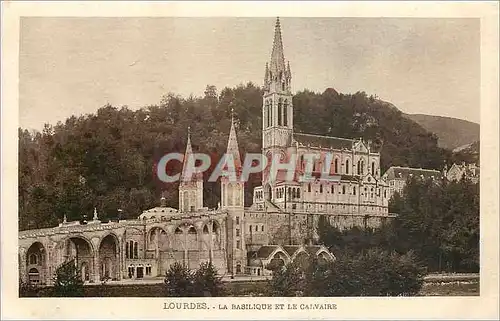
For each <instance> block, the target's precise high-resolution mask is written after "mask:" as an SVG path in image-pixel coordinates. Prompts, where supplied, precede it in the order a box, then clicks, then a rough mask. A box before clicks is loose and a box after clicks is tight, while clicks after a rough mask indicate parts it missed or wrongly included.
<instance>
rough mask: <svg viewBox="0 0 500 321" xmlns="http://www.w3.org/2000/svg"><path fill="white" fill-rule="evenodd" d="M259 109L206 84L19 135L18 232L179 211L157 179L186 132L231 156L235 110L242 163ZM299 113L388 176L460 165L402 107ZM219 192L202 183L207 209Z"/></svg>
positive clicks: (309, 105) (351, 106) (305, 94)
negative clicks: (201, 90) (374, 155)
mask: <svg viewBox="0 0 500 321" xmlns="http://www.w3.org/2000/svg"><path fill="white" fill-rule="evenodd" d="M261 106H262V90H261V88H260V87H258V86H256V85H254V84H252V83H248V84H246V85H239V86H237V87H234V88H227V87H226V88H224V89H223V90H221V91H220V92H218V91H217V89H216V88H215V87H214V86H207V88H206V90H205V94H204V96H202V97H193V96H190V97H187V98H186V97H180V96H179V95H176V94H173V93H169V94H167V95H165V96H164V97H163V98H162V99H161V101H160V102H159V103H158V104H157V105H152V106H146V107H143V108H141V109H138V110H131V109H129V108H128V107H126V106H120V107H117V106H110V105H106V106H103V107H101V108H100V109H99V110H98V111H97V112H96V113H95V114H88V115H83V116H79V117H76V116H72V117H70V118H68V119H66V120H65V122H59V123H57V124H56V125H48V124H46V125H45V127H44V129H43V130H42V131H41V132H38V131H31V132H30V131H28V130H26V129H22V128H19V229H20V230H25V229H33V228H42V227H50V226H55V225H56V224H58V222H60V221H61V220H62V218H63V216H64V215H66V216H67V219H68V220H79V219H81V217H82V215H84V214H85V215H87V217H89V218H90V217H91V216H92V212H93V209H94V207H96V208H97V211H98V212H99V217H100V218H101V219H111V218H116V217H117V215H118V209H121V210H122V211H123V212H122V214H121V215H122V218H132V217H137V216H138V215H139V214H140V213H141V211H142V210H144V209H147V208H150V207H153V206H156V205H157V204H158V203H159V198H160V195H161V194H163V195H164V196H165V197H166V199H167V204H168V206H172V207H177V206H178V197H177V193H178V192H177V188H178V184H168V185H166V184H164V183H161V182H159V181H158V180H157V179H156V176H155V164H156V162H157V160H158V159H159V158H160V157H161V156H163V155H164V154H166V153H170V152H181V153H182V152H184V149H185V144H186V139H187V128H188V126H190V127H191V140H192V143H193V149H194V150H195V151H198V152H204V153H210V154H211V155H213V156H214V157H217V155H221V154H222V153H224V151H225V148H226V144H227V139H228V135H229V129H230V122H231V120H230V119H231V109H234V114H235V118H236V119H237V121H238V127H237V132H238V142H239V147H240V150H241V153H242V157H244V155H245V153H247V152H253V153H255V152H260V148H261V127H262V126H261V121H262V119H261V118H262V113H261ZM293 106H294V126H295V131H296V132H307V133H313V134H321V135H329V136H337V137H345V138H363V139H365V140H370V141H372V146H374V147H375V148H377V149H379V150H380V152H381V167H382V169H381V170H382V172H384V171H385V170H386V169H388V168H389V167H390V166H392V165H399V166H411V167H422V168H431V169H438V170H440V169H442V168H443V166H444V163H445V162H446V163H448V164H451V163H452V162H453V161H457V159H458V158H460V157H461V156H460V153H458V154H452V153H451V151H449V150H445V149H442V148H440V147H438V144H437V137H436V136H435V135H434V134H432V133H430V132H427V131H426V130H425V129H424V128H422V127H421V126H420V125H418V124H417V123H415V122H414V121H412V120H410V119H408V118H405V117H403V114H402V113H401V112H400V111H399V110H398V109H397V108H394V107H391V106H392V105H390V104H389V103H387V102H383V101H380V100H377V99H376V98H374V97H373V96H368V95H367V94H366V93H364V92H357V93H355V94H339V93H337V92H336V91H335V90H334V89H331V88H330V89H327V90H326V91H324V92H323V93H315V92H311V91H308V90H304V91H300V92H298V93H296V94H295V96H294V97H293ZM458 161H461V160H460V159H459V160H458ZM213 166H215V164H213ZM174 170H180V168H177V169H174ZM209 174H210V171H208V172H207V173H206V175H207V176H208V175H209ZM259 182H260V176H259V175H254V176H252V177H251V180H250V181H249V182H248V183H247V184H246V187H245V189H246V191H245V202H246V205H247V206H248V205H250V204H251V201H252V190H253V188H254V187H255V186H258V185H259ZM219 193H220V191H219V186H218V184H217V183H207V182H205V184H204V194H205V206H208V207H210V208H213V207H216V206H217V202H218V201H219Z"/></svg>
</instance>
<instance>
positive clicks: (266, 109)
mask: <svg viewBox="0 0 500 321" xmlns="http://www.w3.org/2000/svg"><path fill="white" fill-rule="evenodd" d="M291 82H292V73H291V70H290V62H288V63H287V64H286V65H285V56H284V53H283V41H282V38H281V25H280V20H279V18H277V19H276V25H275V27H274V41H273V49H272V53H271V61H270V62H269V63H266V69H265V74H264V96H263V97H262V149H263V152H264V154H266V155H267V154H268V152H269V151H270V150H271V149H273V148H274V147H288V146H289V145H290V142H291V138H292V132H293V106H292V92H291Z"/></svg>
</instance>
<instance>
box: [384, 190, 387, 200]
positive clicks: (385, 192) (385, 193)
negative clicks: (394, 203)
mask: <svg viewBox="0 0 500 321" xmlns="http://www.w3.org/2000/svg"><path fill="white" fill-rule="evenodd" d="M384 198H387V190H384Z"/></svg>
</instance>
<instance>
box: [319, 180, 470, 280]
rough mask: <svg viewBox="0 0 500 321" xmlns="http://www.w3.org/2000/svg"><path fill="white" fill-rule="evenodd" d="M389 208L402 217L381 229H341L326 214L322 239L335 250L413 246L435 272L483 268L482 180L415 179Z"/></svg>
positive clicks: (321, 226) (405, 250)
mask: <svg viewBox="0 0 500 321" xmlns="http://www.w3.org/2000/svg"><path fill="white" fill-rule="evenodd" d="M389 207H390V209H391V211H392V212H395V213H398V214H399V215H398V217H396V218H395V219H393V220H392V221H391V222H390V223H387V224H385V225H383V226H382V227H381V228H378V229H375V230H372V229H359V228H352V229H349V230H344V231H340V230H338V229H337V228H334V227H332V226H331V225H330V224H329V222H328V221H327V220H326V219H325V217H321V218H320V220H319V224H318V233H319V236H320V242H321V243H323V244H325V245H326V246H327V247H329V248H330V250H331V251H332V252H333V253H334V254H337V253H351V254H358V253H364V252H366V251H367V250H370V249H384V250H388V251H396V252H398V253H401V254H404V253H408V252H409V251H413V252H414V255H415V256H416V257H417V258H418V260H419V261H421V262H422V263H423V264H424V265H425V266H426V267H427V268H428V270H429V271H430V272H436V271H446V272H478V271H479V184H474V183H472V182H470V181H468V180H461V181H460V182H447V181H440V182H436V181H432V180H428V181H421V180H416V179H410V180H409V181H408V182H407V185H406V187H405V189H404V190H403V193H402V195H399V194H398V193H396V194H394V196H393V198H392V199H391V201H390V205H389Z"/></svg>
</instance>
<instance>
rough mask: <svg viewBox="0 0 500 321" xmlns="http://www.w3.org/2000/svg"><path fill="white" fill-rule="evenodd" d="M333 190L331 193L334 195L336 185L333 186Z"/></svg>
mask: <svg viewBox="0 0 500 321" xmlns="http://www.w3.org/2000/svg"><path fill="white" fill-rule="evenodd" d="M331 188H332V191H331V192H332V194H333V193H335V185H333V184H332V186H331Z"/></svg>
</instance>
